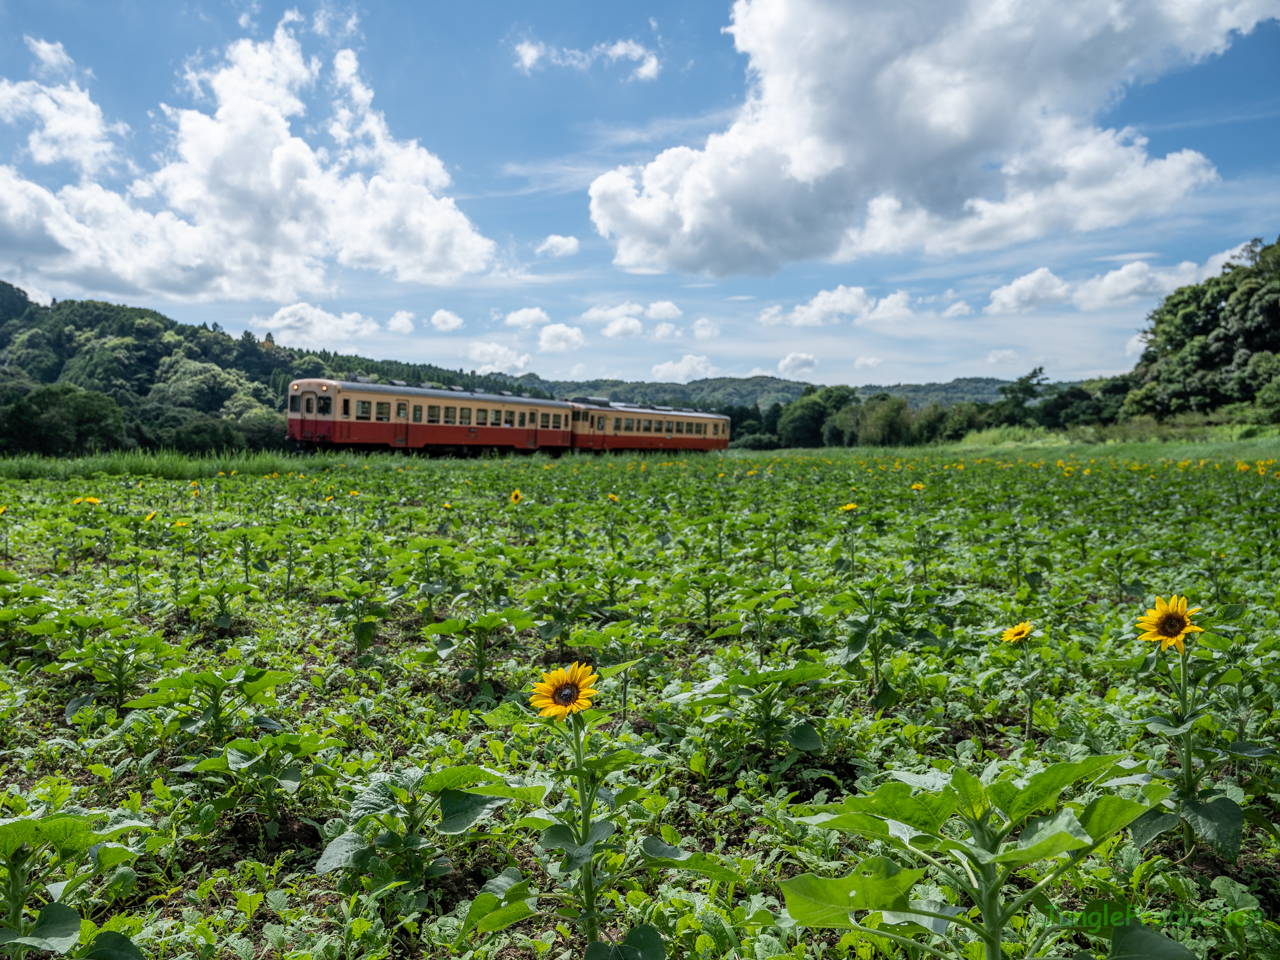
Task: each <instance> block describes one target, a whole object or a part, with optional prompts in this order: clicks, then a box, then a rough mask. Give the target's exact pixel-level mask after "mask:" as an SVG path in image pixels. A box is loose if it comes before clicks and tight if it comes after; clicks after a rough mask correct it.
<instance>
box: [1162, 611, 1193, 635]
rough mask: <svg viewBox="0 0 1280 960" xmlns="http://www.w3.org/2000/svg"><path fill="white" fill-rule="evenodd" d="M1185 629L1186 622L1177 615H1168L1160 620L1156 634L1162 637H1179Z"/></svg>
mask: <svg viewBox="0 0 1280 960" xmlns="http://www.w3.org/2000/svg"><path fill="white" fill-rule="evenodd" d="M1186 627H1187V622H1186V620H1184V619H1183V618H1182V617H1180V616H1178V615H1177V614H1169V615H1168V616H1165V617H1162V618H1161V619H1160V623H1159V625H1158V626H1157V627H1156V632H1157V633H1158V634H1160V636H1162V637H1176V636H1179V635H1180V634H1181V633H1182V631H1183V630H1185V629H1186Z"/></svg>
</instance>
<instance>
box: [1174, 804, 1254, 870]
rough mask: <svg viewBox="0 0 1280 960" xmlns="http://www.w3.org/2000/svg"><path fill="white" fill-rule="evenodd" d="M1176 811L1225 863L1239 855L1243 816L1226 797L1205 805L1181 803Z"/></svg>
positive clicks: (1238, 806)
mask: <svg viewBox="0 0 1280 960" xmlns="http://www.w3.org/2000/svg"><path fill="white" fill-rule="evenodd" d="M1178 812H1179V813H1181V814H1182V818H1183V819H1184V820H1186V821H1187V823H1189V824H1191V828H1192V829H1193V830H1195V832H1196V835H1197V836H1199V837H1200V838H1201V839H1202V840H1204V842H1205V843H1207V844H1209V846H1211V847H1213V849H1214V850H1216V851H1217V852H1218V853H1219V854H1220V855H1221V856H1222V857H1224V858H1226V859H1227V860H1235V859H1236V857H1238V856H1239V855H1240V842H1241V838H1242V837H1243V834H1244V813H1243V811H1241V809H1240V805H1239V804H1238V803H1236V802H1235V801H1234V800H1231V799H1230V798H1228V797H1218V798H1216V799H1214V800H1210V801H1208V802H1207V803H1206V802H1202V801H1199V800H1183V801H1182V803H1181V804H1179V807H1178Z"/></svg>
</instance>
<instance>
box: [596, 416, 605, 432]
mask: <svg viewBox="0 0 1280 960" xmlns="http://www.w3.org/2000/svg"><path fill="white" fill-rule="evenodd" d="M604 423H605V420H604V417H597V418H596V429H597V430H603V429H604Z"/></svg>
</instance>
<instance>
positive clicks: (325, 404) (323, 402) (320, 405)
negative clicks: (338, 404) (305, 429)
mask: <svg viewBox="0 0 1280 960" xmlns="http://www.w3.org/2000/svg"><path fill="white" fill-rule="evenodd" d="M316 413H318V414H321V415H322V416H325V417H327V416H329V414H331V413H333V397H321V398H320V399H319V400H317V401H316Z"/></svg>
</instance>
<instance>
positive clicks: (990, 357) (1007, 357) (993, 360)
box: [987, 350, 1018, 364]
mask: <svg viewBox="0 0 1280 960" xmlns="http://www.w3.org/2000/svg"><path fill="white" fill-rule="evenodd" d="M1017 359H1018V351H1017V350H992V351H991V352H990V353H988V354H987V363H990V364H1000V363H1012V362H1013V361H1015V360H1017Z"/></svg>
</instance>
